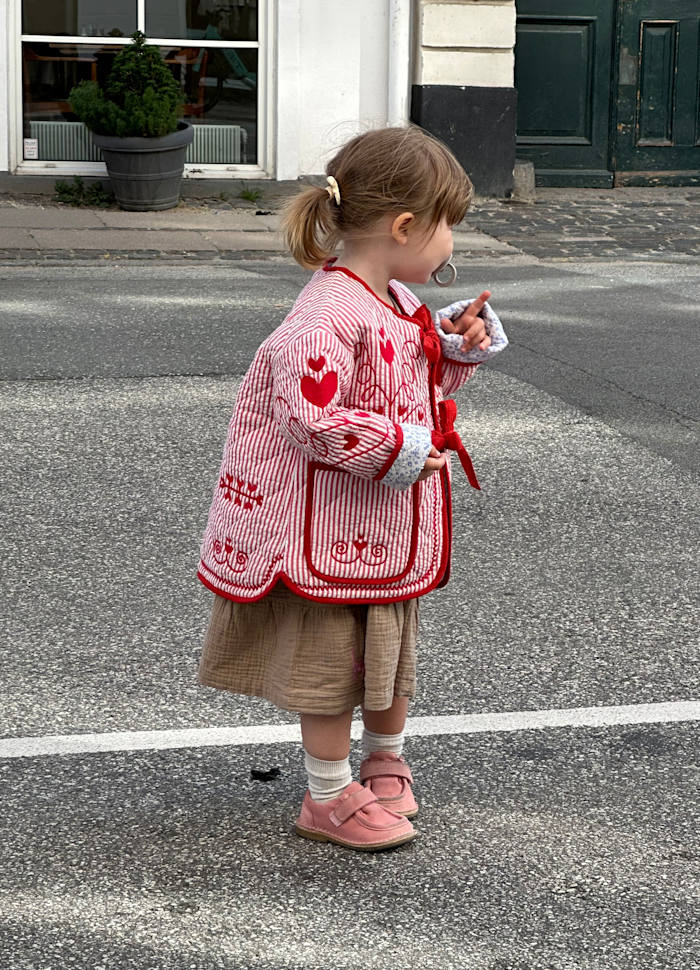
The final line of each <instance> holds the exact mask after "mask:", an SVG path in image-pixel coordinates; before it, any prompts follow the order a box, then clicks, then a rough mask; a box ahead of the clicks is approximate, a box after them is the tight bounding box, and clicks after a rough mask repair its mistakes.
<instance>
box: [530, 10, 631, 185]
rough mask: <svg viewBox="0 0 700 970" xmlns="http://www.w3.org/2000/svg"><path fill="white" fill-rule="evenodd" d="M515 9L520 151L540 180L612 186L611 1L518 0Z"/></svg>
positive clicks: (551, 182)
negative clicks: (516, 14)
mask: <svg viewBox="0 0 700 970" xmlns="http://www.w3.org/2000/svg"><path fill="white" fill-rule="evenodd" d="M517 12H518V19H517V40H516V46H515V86H516V88H517V91H518V134H517V146H518V147H517V152H518V157H519V158H526V159H530V160H531V161H533V162H534V164H535V168H536V169H537V180H538V182H539V183H540V184H545V185H546V184H553V185H554V184H556V185H559V184H563V183H562V179H563V180H564V182H566V184H576V183H578V184H580V185H584V184H585V185H603V186H605V185H611V184H612V175H611V174H610V172H609V171H608V155H609V146H608V139H609V108H608V104H609V98H610V82H611V62H612V44H613V36H614V29H613V0H518V3H517ZM566 172H569V173H570V174H569V175H566V174H565V173H566Z"/></svg>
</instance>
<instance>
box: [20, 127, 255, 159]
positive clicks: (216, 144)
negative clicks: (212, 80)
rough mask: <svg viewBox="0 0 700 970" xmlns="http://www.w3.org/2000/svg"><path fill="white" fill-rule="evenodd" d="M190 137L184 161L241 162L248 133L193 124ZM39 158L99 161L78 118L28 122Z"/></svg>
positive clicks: (98, 152)
mask: <svg viewBox="0 0 700 970" xmlns="http://www.w3.org/2000/svg"><path fill="white" fill-rule="evenodd" d="M192 127H193V129H194V139H193V141H192V144H191V145H190V146H189V148H188V149H187V155H186V156H185V161H186V162H187V163H188V164H195V165H196V164H199V165H245V164H246V161H247V151H246V150H247V144H248V132H247V131H246V130H245V128H241V126H240V125H193V126H192ZM29 134H30V137H31V138H36V140H37V142H38V147H39V158H40V159H45V160H47V161H52V162H101V161H102V152H101V151H100V150H99V149H98V148H95V146H94V145H93V143H92V138H91V137H90V132H89V131H88V130H87V128H86V127H85V125H84V124H82V122H79V121H30V122H29Z"/></svg>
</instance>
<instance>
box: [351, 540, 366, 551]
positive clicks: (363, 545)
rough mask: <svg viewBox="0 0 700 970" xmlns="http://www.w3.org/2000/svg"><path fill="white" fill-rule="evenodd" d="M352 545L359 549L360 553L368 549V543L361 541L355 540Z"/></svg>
mask: <svg viewBox="0 0 700 970" xmlns="http://www.w3.org/2000/svg"><path fill="white" fill-rule="evenodd" d="M352 544H353V546H354V547H355V548H356V549H357V551H358V552H362V550H363V549H366V548H367V543H366V542H362V541H360V539H353V543H352Z"/></svg>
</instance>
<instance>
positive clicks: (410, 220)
mask: <svg viewBox="0 0 700 970" xmlns="http://www.w3.org/2000/svg"><path fill="white" fill-rule="evenodd" d="M415 221H416V217H415V216H414V215H413V213H412V212H402V213H401V215H400V216H397V217H396V218H395V219H394V221H393V222H392V224H391V235H392V237H393V238H394V240H395V241H396V242H397V243H399V245H401V246H405V245H406V243H407V242H408V230H409V228H410V227H411V226H412V225H413V224H414V223H415Z"/></svg>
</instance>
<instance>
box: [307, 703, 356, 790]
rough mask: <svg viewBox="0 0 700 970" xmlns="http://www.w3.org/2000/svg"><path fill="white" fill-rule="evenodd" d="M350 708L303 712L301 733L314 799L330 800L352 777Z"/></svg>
mask: <svg viewBox="0 0 700 970" xmlns="http://www.w3.org/2000/svg"><path fill="white" fill-rule="evenodd" d="M351 720H352V709H351V710H349V711H344V712H343V713H342V714H302V715H301V736H302V739H303V742H304V765H305V767H306V773H307V775H308V776H309V792H310V793H311V797H312V798H313V800H314V801H315V802H329V801H331V800H332V799H333V798H337V797H338V795H340V793H341V792H342V791H343V789H345V788H347V786H348V785H349V784H350V782H351V781H352V774H351V771H350V722H351Z"/></svg>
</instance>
